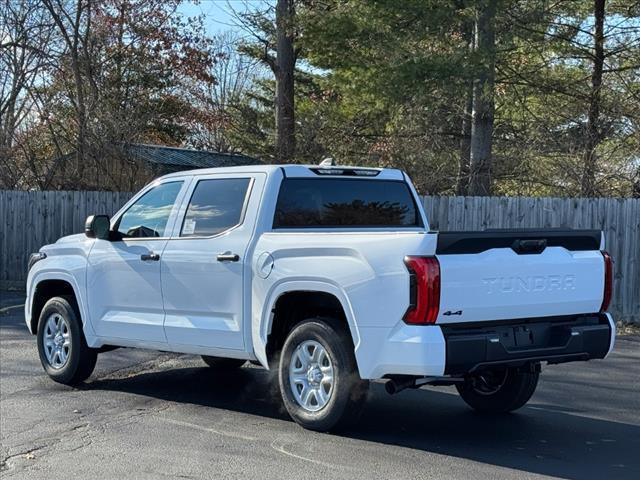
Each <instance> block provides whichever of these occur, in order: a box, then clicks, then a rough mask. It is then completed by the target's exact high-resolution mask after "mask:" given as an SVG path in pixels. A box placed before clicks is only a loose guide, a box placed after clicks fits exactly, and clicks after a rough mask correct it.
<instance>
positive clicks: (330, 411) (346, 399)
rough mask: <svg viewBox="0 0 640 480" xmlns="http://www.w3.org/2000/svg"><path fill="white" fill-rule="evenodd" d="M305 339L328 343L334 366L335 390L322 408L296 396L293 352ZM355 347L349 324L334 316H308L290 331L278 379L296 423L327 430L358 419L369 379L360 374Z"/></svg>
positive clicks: (323, 344) (283, 350)
mask: <svg viewBox="0 0 640 480" xmlns="http://www.w3.org/2000/svg"><path fill="white" fill-rule="evenodd" d="M305 341H315V342H317V343H319V344H320V345H321V346H322V347H324V349H325V351H326V353H327V354H328V356H329V358H330V361H331V365H332V368H333V384H332V386H331V388H330V392H331V393H330V395H329V398H328V401H327V403H326V405H324V406H323V407H322V408H321V409H320V410H318V411H310V410H308V409H306V408H304V407H303V406H302V405H301V404H300V403H299V402H298V400H296V398H295V396H294V394H293V391H292V388H291V381H290V379H289V367H290V364H291V359H292V355H293V354H294V352H295V351H296V349H297V348H298V347H299V346H300V345H301V344H302V343H303V342H305ZM353 350H354V348H353V342H352V340H351V336H350V335H349V333H348V331H347V330H346V328H345V327H344V326H343V325H342V324H341V323H340V322H338V321H336V320H334V319H331V318H313V319H308V320H304V321H303V322H301V323H299V324H298V325H296V327H295V328H294V329H293V330H292V331H291V332H290V333H289V336H288V337H287V339H286V341H285V343H284V346H283V347H282V352H281V355H280V361H279V365H278V383H279V386H280V394H281V396H282V400H283V403H284V406H285V408H286V409H287V412H289V415H290V416H291V418H293V420H294V421H295V422H296V423H298V424H299V425H301V426H302V427H304V428H307V429H309V430H317V431H321V432H326V431H330V430H334V431H335V430H340V429H343V428H346V427H348V426H349V425H352V424H353V423H355V421H357V419H358V417H359V414H360V411H361V409H362V406H363V404H364V401H365V400H366V396H367V390H368V388H369V382H368V381H365V380H362V379H361V378H360V376H359V375H358V369H357V365H356V359H355V356H354V351H353ZM321 388H322V387H321Z"/></svg>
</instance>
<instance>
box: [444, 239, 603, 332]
mask: <svg viewBox="0 0 640 480" xmlns="http://www.w3.org/2000/svg"><path fill="white" fill-rule="evenodd" d="M601 238H602V235H601V232H599V231H596V230H593V231H592V230H585V231H577V230H575V231H574V230H549V231H544V230H543V231H486V232H455V233H454V232H450V233H440V234H439V235H438V248H437V252H436V255H437V257H438V261H439V262H440V275H441V293H440V295H441V296H440V310H439V314H438V318H437V323H440V324H445V323H459V322H478V321H488V320H506V319H517V318H535V317H550V316H558V315H573V314H581V313H594V312H598V311H599V310H600V306H601V304H602V300H603V296H604V277H605V264H604V258H603V255H602V253H601V252H600V248H601Z"/></svg>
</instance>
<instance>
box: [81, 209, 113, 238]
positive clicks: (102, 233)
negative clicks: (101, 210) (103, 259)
mask: <svg viewBox="0 0 640 480" xmlns="http://www.w3.org/2000/svg"><path fill="white" fill-rule="evenodd" d="M110 228H111V222H110V220H109V216H108V215H89V216H88V217H87V221H86V222H85V224H84V234H85V235H86V236H87V237H89V238H97V239H98V240H109V229H110Z"/></svg>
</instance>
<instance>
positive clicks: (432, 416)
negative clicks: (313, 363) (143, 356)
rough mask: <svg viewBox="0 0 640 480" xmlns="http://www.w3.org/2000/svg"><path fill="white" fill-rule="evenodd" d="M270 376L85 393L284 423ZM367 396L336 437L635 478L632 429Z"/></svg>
mask: <svg viewBox="0 0 640 480" xmlns="http://www.w3.org/2000/svg"><path fill="white" fill-rule="evenodd" d="M269 377H270V374H269V373H268V372H267V371H265V370H261V369H254V368H242V369H240V370H237V371H234V372H226V373H225V372H216V371H214V370H211V369H209V368H206V367H205V368H179V369H175V370H170V371H162V372H145V373H140V374H138V375H134V376H131V377H128V378H123V379H106V380H99V379H98V380H95V381H93V382H90V383H88V384H86V386H85V387H84V388H87V389H100V390H110V391H120V392H128V393H133V394H138V395H145V396H150V397H154V398H159V399H165V400H170V401H173V402H182V403H190V404H196V405H202V406H209V407H215V408H221V409H227V410H233V411H237V412H243V413H249V414H252V415H260V416H266V417H271V418H277V419H282V420H288V416H287V414H286V412H285V411H284V410H283V408H282V406H281V403H280V399H279V396H278V392H277V389H276V388H275V387H274V384H275V382H271V381H270V378H269ZM370 397H371V398H370V399H369V401H368V403H367V406H366V408H365V411H364V413H363V415H362V418H361V420H360V422H359V424H358V426H357V428H355V429H353V430H351V431H348V432H345V433H343V434H342V436H343V437H346V438H352V439H359V440H367V441H370V442H378V443H381V444H388V445H397V446H401V447H406V448H412V449H417V450H423V451H427V452H432V453H436V454H441V455H450V456H454V457H459V458H466V459H470V460H473V461H477V462H482V463H485V464H491V465H496V466H502V467H507V468H512V469H517V470H521V471H523V472H531V473H537V474H543V475H551V476H556V477H562V478H569V479H585V478H598V479H611V478H640V460H639V457H640V453H639V452H640V427H639V426H635V425H631V424H625V423H617V422H611V421H606V420H598V419H593V418H588V417H583V416H577V415H575V414H572V413H571V412H567V411H561V410H560V409H558V406H553V405H549V406H546V405H542V404H536V402H535V401H533V402H532V403H531V404H530V406H529V407H526V408H524V409H521V410H520V411H519V412H518V413H514V414H510V415H505V416H494V417H491V416H489V417H487V416H482V415H478V414H475V413H474V412H472V411H471V410H469V409H468V408H466V406H465V405H464V404H463V403H462V401H461V400H460V399H459V398H458V397H457V395H452V394H450V393H447V392H442V391H433V390H411V391H407V392H404V393H402V394H400V395H397V396H393V397H390V396H388V395H387V394H386V393H385V392H384V389H383V388H382V386H381V385H380V384H374V385H372V389H371V396H370ZM567 398H570V395H567ZM565 407H566V408H567V409H569V408H570V405H567V406H564V407H563V408H565Z"/></svg>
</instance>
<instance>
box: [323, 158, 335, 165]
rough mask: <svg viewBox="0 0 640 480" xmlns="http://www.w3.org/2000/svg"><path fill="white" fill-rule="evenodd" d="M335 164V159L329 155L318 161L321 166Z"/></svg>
mask: <svg viewBox="0 0 640 480" xmlns="http://www.w3.org/2000/svg"><path fill="white" fill-rule="evenodd" d="M335 164H336V161H335V160H334V159H333V158H331V157H327V158H324V159H323V160H322V161H321V162H320V166H321V167H333V166H334V165H335Z"/></svg>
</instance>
